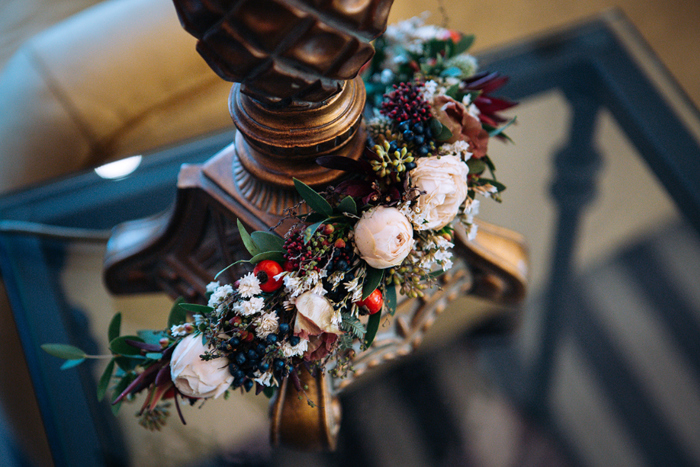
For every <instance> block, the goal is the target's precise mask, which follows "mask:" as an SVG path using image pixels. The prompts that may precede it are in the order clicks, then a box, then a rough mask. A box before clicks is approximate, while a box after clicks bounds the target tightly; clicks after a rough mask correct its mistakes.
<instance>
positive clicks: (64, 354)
mask: <svg viewBox="0 0 700 467" xmlns="http://www.w3.org/2000/svg"><path fill="white" fill-rule="evenodd" d="M41 349H42V350H43V351H44V352H46V353H48V354H49V355H53V356H54V357H58V358H63V359H65V360H80V359H84V358H85V357H87V354H86V353H85V352H83V351H82V350H81V349H79V348H77V347H74V346H72V345H67V344H41Z"/></svg>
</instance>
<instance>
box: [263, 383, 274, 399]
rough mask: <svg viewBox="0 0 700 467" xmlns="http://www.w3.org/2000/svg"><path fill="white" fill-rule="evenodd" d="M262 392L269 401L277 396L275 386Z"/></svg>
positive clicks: (268, 387) (266, 387)
mask: <svg viewBox="0 0 700 467" xmlns="http://www.w3.org/2000/svg"><path fill="white" fill-rule="evenodd" d="M262 392H263V394H265V396H266V397H267V398H268V399H272V396H274V395H275V388H274V387H273V386H265V388H263V391H262Z"/></svg>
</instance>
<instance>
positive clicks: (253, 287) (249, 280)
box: [238, 272, 262, 298]
mask: <svg viewBox="0 0 700 467" xmlns="http://www.w3.org/2000/svg"><path fill="white" fill-rule="evenodd" d="M238 293H240V294H241V296H242V297H245V298H250V297H253V296H255V295H258V294H261V293H262V290H261V289H260V281H259V280H258V278H257V277H256V276H255V274H253V273H252V272H249V273H248V274H246V275H245V276H243V277H241V279H240V280H239V281H238Z"/></svg>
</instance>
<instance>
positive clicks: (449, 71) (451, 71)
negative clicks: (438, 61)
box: [440, 66, 462, 89]
mask: <svg viewBox="0 0 700 467" xmlns="http://www.w3.org/2000/svg"><path fill="white" fill-rule="evenodd" d="M461 74H462V70H461V69H459V68H457V67H456V66H451V67H449V68H445V69H444V70H442V71H441V72H440V76H443V77H447V76H454V77H458V76H460V75H461ZM455 86H457V88H459V84H455ZM450 89H451V88H450Z"/></svg>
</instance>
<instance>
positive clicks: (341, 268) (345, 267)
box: [335, 259, 350, 271]
mask: <svg viewBox="0 0 700 467" xmlns="http://www.w3.org/2000/svg"><path fill="white" fill-rule="evenodd" d="M335 267H336V269H338V270H339V271H347V270H348V268H349V267H350V266H349V265H348V263H347V261H343V260H342V259H341V260H340V261H338V262H337V263H335Z"/></svg>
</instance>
